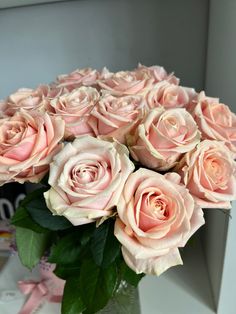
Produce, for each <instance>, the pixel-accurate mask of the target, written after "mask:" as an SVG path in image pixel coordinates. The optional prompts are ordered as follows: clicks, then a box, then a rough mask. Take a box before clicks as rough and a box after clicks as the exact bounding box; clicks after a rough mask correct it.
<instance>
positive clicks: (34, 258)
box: [12, 181, 143, 314]
mask: <svg viewBox="0 0 236 314" xmlns="http://www.w3.org/2000/svg"><path fill="white" fill-rule="evenodd" d="M46 183H47V182H46V181H45V185H46ZM47 188H48V187H43V188H40V189H38V190H35V191H34V192H32V193H30V194H29V195H27V196H26V198H25V199H24V200H23V201H22V202H21V203H20V206H19V208H18V209H17V211H16V213H15V215H14V217H13V218H12V223H13V224H14V225H15V226H16V242H17V248H18V251H19V256H20V259H21V262H22V264H23V265H25V266H26V267H28V268H30V269H32V268H33V267H34V266H35V265H36V264H37V263H38V262H39V260H40V258H41V257H42V256H43V255H44V254H45V252H46V251H47V252H49V258H48V261H49V262H50V263H55V264H56V269H55V271H54V273H55V274H56V275H57V276H58V277H60V278H62V279H64V280H66V285H65V289H64V296H63V302H62V314H78V313H82V312H83V313H84V314H93V313H96V312H97V311H99V310H100V309H102V308H103V307H104V306H105V305H106V304H107V303H108V301H109V300H110V298H111V297H112V296H113V295H114V293H115V291H116V288H117V287H118V286H119V283H120V281H121V280H125V281H127V282H128V283H129V284H131V285H133V286H137V285H138V282H139V281H140V279H141V278H142V276H143V275H142V274H141V275H137V274H136V273H135V272H134V271H132V270H131V269H130V268H129V267H128V266H127V265H126V264H125V262H124V260H123V257H122V254H121V249H120V243H119V242H118V240H117V239H116V237H115V236H114V219H112V218H111V219H108V220H106V221H105V222H103V224H101V225H100V226H99V227H97V228H96V224H95V223H91V224H86V225H83V226H78V227H75V226H72V224H71V223H70V222H69V221H68V220H66V219H65V218H64V217H61V216H54V215H53V214H52V213H51V211H50V210H49V209H48V208H47V206H46V203H45V200H44V195H43V193H44V192H45V191H46V190H47Z"/></svg>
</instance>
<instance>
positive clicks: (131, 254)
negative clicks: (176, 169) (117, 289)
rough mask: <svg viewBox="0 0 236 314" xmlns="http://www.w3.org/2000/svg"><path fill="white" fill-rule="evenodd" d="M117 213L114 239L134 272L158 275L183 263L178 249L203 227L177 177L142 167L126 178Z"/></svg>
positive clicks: (201, 215) (200, 215)
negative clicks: (115, 238) (119, 244)
mask: <svg viewBox="0 0 236 314" xmlns="http://www.w3.org/2000/svg"><path fill="white" fill-rule="evenodd" d="M117 211H118V218H117V220H116V223H115V231H114V232H115V236H116V237H117V239H118V240H119V241H120V242H121V244H122V253H123V257H124V259H125V262H126V263H127V265H128V266H129V267H130V268H131V269H133V270H134V271H135V272H136V273H146V274H154V275H160V274H162V273H163V272H164V271H166V270H167V269H168V268H170V267H172V266H175V265H179V264H182V259H181V256H180V253H179V249H178V248H181V247H184V246H185V244H186V242H187V241H188V239H189V238H190V237H191V236H192V235H193V233H194V232H196V230H197V229H198V228H199V227H200V226H201V225H203V224H204V218H203V212H202V210H201V208H200V207H199V206H197V205H196V204H195V203H194V200H193V198H192V196H191V195H190V193H189V192H188V190H187V189H186V188H185V186H184V185H181V184H180V176H179V175H178V174H176V173H168V174H166V175H161V174H159V173H157V172H154V171H152V170H148V169H143V168H140V169H139V170H137V171H136V172H134V173H132V174H131V175H130V176H129V178H128V180H127V181H126V184H125V186H124V189H123V192H122V194H121V197H120V201H119V203H118V205H117Z"/></svg>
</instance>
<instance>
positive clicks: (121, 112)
mask: <svg viewBox="0 0 236 314" xmlns="http://www.w3.org/2000/svg"><path fill="white" fill-rule="evenodd" d="M147 109H148V108H147V105H146V103H145V101H144V99H143V98H142V97H141V96H124V97H114V96H112V95H105V96H104V97H102V98H101V99H100V100H99V102H98V103H97V104H96V106H95V107H94V109H93V110H92V112H91V116H90V119H89V124H90V126H91V128H92V129H93V132H94V133H95V135H96V136H98V135H101V136H103V137H113V138H115V139H117V140H118V141H119V142H120V143H122V144H125V142H126V135H127V134H128V133H129V132H130V131H131V130H132V129H133V128H134V127H135V125H136V124H137V123H138V121H139V120H140V119H141V118H142V117H143V116H144V114H145V112H147Z"/></svg>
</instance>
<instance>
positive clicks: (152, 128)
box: [0, 65, 236, 314]
mask: <svg viewBox="0 0 236 314" xmlns="http://www.w3.org/2000/svg"><path fill="white" fill-rule="evenodd" d="M0 115H1V119H0V135H1V142H0V184H1V185H3V184H6V183H9V182H19V183H26V182H31V183H35V189H34V191H33V192H32V193H29V194H28V195H27V196H26V197H25V199H24V200H23V201H21V203H20V205H19V208H18V209H17V211H16V213H15V215H14V217H13V218H12V224H14V225H15V226H16V243H17V249H18V253H19V257H20V259H21V262H22V263H23V265H25V266H27V267H28V268H30V269H32V268H33V267H34V266H35V265H37V264H38V263H39V261H40V259H41V258H44V259H45V258H46V259H47V262H49V263H52V264H54V268H55V269H54V274H55V275H57V276H58V277H59V278H61V279H63V280H65V287H64V293H63V299H62V313H64V314H68V313H70V314H73V313H75V314H78V313H86V314H92V313H96V312H97V311H99V310H100V309H102V308H104V307H105V306H106V304H107V303H108V301H109V299H111V298H112V297H113V296H114V294H115V292H116V289H117V287H119V285H120V283H121V282H122V281H123V280H125V281H127V282H128V283H129V284H132V285H134V286H136V285H137V284H138V282H139V280H140V279H141V278H142V276H143V275H144V274H154V275H160V274H162V273H163V272H164V271H166V270H167V269H168V268H170V267H172V266H175V265H179V264H182V263H183V262H182V259H181V256H180V252H179V249H180V248H183V247H184V246H185V245H186V243H187V241H188V240H189V238H190V237H191V236H192V235H193V234H194V233H195V232H196V231H197V230H198V229H199V228H200V227H201V226H202V225H203V224H204V217H203V211H202V208H221V209H229V208H230V207H231V205H230V202H231V201H232V200H235V199H236V181H235V180H236V176H235V161H234V158H235V157H236V131H235V130H236V115H235V114H234V113H232V112H231V111H230V109H229V107H228V106H226V105H224V104H222V103H220V102H219V99H217V98H211V97H208V96H206V95H205V93H204V92H200V93H197V92H196V91H195V90H194V89H192V88H187V87H183V86H181V85H179V79H178V78H177V77H176V76H175V75H174V74H173V73H171V74H168V73H167V72H166V71H165V69H164V68H163V67H160V66H151V67H146V66H143V65H139V66H138V67H137V68H136V69H134V70H133V71H121V72H117V73H111V72H109V71H108V70H107V69H106V68H105V69H103V70H102V71H97V70H93V69H90V68H87V69H82V70H76V71H74V72H72V73H70V74H67V75H61V76H59V77H58V78H57V80H56V81H55V82H53V83H52V84H49V85H40V86H39V87H37V88H36V89H35V90H32V89H20V90H18V91H16V92H15V93H14V94H12V95H10V96H9V97H7V99H5V100H3V101H1V102H0ZM38 183H40V185H38Z"/></svg>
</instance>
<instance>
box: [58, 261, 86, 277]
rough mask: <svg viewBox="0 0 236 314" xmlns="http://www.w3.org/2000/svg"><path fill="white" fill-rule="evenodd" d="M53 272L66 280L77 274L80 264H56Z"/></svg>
mask: <svg viewBox="0 0 236 314" xmlns="http://www.w3.org/2000/svg"><path fill="white" fill-rule="evenodd" d="M54 274H55V275H56V276H57V277H60V278H61V279H64V280H67V279H68V278H70V277H72V276H76V275H78V276H79V274H80V265H79V264H78V263H77V264H69V265H57V266H56V269H55V270H54Z"/></svg>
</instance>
